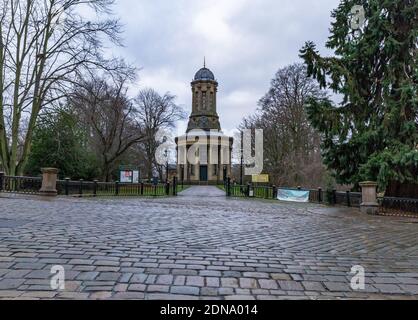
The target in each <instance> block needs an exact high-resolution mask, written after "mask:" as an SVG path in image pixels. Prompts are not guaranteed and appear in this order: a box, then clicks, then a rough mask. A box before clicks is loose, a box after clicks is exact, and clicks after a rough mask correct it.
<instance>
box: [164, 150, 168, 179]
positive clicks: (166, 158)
mask: <svg viewBox="0 0 418 320" xmlns="http://www.w3.org/2000/svg"><path fill="white" fill-rule="evenodd" d="M164 157H165V160H166V164H165V182H166V183H167V182H168V149H165V151H164Z"/></svg>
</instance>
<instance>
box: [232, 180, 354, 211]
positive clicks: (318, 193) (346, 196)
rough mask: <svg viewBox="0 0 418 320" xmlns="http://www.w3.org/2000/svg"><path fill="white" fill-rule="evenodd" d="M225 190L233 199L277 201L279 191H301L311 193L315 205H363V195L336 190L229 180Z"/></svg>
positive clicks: (310, 196) (310, 199) (310, 197)
mask: <svg viewBox="0 0 418 320" xmlns="http://www.w3.org/2000/svg"><path fill="white" fill-rule="evenodd" d="M224 189H225V192H226V194H227V196H231V197H242V198H245V197H249V198H259V199H277V190H279V189H286V190H300V191H309V202H313V203H327V204H331V205H343V206H348V207H360V204H361V198H362V196H361V193H360V192H350V191H346V192H341V191H336V190H326V191H323V190H322V189H321V188H318V189H303V188H301V187H298V188H288V187H286V188H282V187H281V188H278V187H276V186H263V185H252V184H247V185H239V184H235V183H231V181H230V180H229V179H228V180H226V182H225V183H224Z"/></svg>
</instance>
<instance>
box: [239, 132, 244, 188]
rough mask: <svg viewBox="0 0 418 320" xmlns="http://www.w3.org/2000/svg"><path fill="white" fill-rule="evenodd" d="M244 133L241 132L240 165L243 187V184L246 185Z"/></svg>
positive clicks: (240, 179)
mask: <svg viewBox="0 0 418 320" xmlns="http://www.w3.org/2000/svg"><path fill="white" fill-rule="evenodd" d="M243 140H244V133H243V131H242V130H241V165H240V177H239V181H240V182H239V184H240V185H241V186H242V184H243V183H244V181H243V180H244V178H243V174H244V141H243Z"/></svg>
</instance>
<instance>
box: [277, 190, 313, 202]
mask: <svg viewBox="0 0 418 320" xmlns="http://www.w3.org/2000/svg"><path fill="white" fill-rule="evenodd" d="M277 199H278V200H281V201H290V202H309V191H302V190H287V189H278V190H277Z"/></svg>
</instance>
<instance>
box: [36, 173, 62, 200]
mask: <svg viewBox="0 0 418 320" xmlns="http://www.w3.org/2000/svg"><path fill="white" fill-rule="evenodd" d="M41 171H42V188H41V190H39V192H40V193H41V194H42V195H44V196H56V195H57V173H58V169H56V168H42V169H41Z"/></svg>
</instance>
